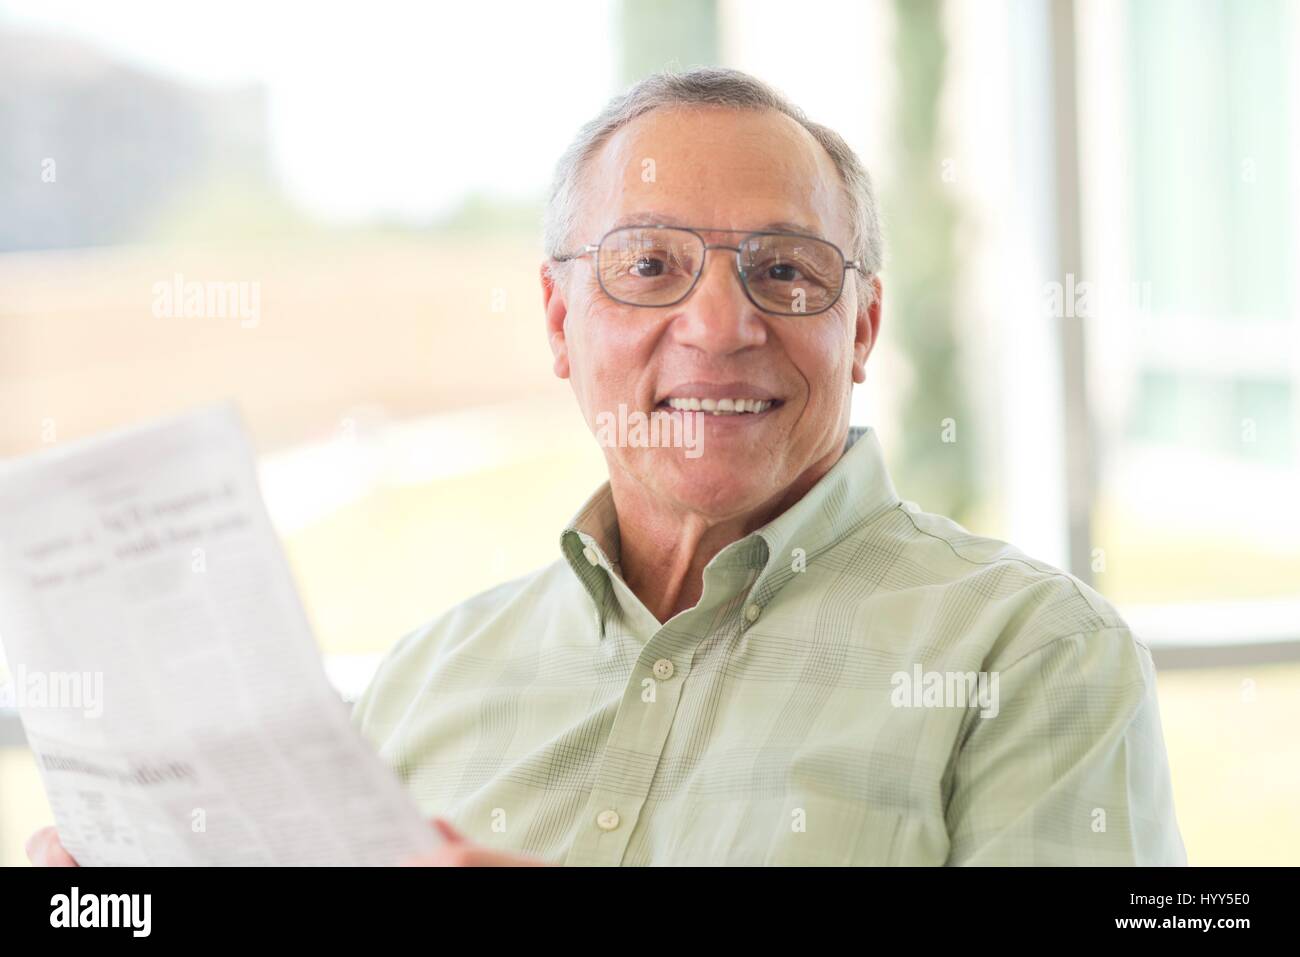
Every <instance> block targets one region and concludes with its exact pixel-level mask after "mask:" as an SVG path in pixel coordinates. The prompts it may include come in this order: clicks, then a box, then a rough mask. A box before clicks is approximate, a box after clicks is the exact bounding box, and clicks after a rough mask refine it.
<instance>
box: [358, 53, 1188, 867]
mask: <svg viewBox="0 0 1300 957" xmlns="http://www.w3.org/2000/svg"><path fill="white" fill-rule="evenodd" d="M545 237H546V245H547V249H546V252H547V259H546V261H545V262H544V263H543V265H542V268H541V283H542V296H543V301H544V304H545V319H546V332H547V336H548V337H549V340H550V346H551V351H552V353H553V356H554V365H555V373H556V375H558V376H560V377H561V378H564V379H568V380H569V382H570V384H571V385H572V387H573V391H574V395H575V396H576V398H577V401H578V406H579V408H580V409H581V410H582V413H583V415H584V416H585V417H586V419H587V422H588V423H589V425H591V426H592V428H593V430H596V428H597V424H598V421H599V420H600V418H601V416H602V415H609V414H612V413H614V412H615V411H616V410H619V409H620V408H623V409H625V410H631V411H632V412H633V413H636V414H640V415H642V416H645V417H647V418H654V417H659V419H660V420H661V421H664V422H675V424H676V425H677V426H681V425H682V424H683V422H685V423H686V424H688V425H691V426H694V427H695V428H697V429H698V430H699V432H698V435H697V439H698V440H699V441H698V448H697V449H696V451H697V452H698V453H699V454H694V455H691V454H684V452H683V450H682V449H680V448H673V447H671V446H669V447H662V446H660V447H647V446H646V444H645V443H636V442H624V443H622V444H621V445H620V443H617V442H610V443H602V444H603V445H605V446H606V447H605V449H604V454H605V458H606V461H607V464H608V469H609V481H608V483H607V484H606V485H604V486H603V487H602V488H601V489H599V490H598V491H597V492H596V493H595V494H594V495H593V496H592V497H591V498H590V499H589V500H588V501H587V503H586V504H585V505H584V506H583V507H582V508H581V509H580V510H579V511H578V513H577V515H576V517H575V518H574V519H573V520H572V522H571V523H570V524H569V526H568V527H567V528H565V529H564V531H563V533H562V535H561V536H560V552H561V554H560V557H559V558H558V559H557V560H556V561H555V562H554V563H553V564H551V565H550V566H548V567H546V568H544V569H542V570H541V571H539V572H537V573H535V574H533V575H530V576H528V577H526V578H523V579H520V580H517V581H513V582H509V583H506V584H504V585H501V586H499V587H497V588H495V589H493V590H491V591H488V592H486V593H484V594H482V595H479V596H477V597H475V598H472V599H470V600H469V601H466V602H465V603H463V604H461V605H459V606H458V607H456V608H454V609H452V610H451V611H449V612H447V613H446V614H444V615H442V616H441V617H440V618H438V619H436V620H435V621H433V622H432V623H431V624H429V625H427V626H425V627H423V628H420V629H419V630H417V631H415V632H414V633H412V634H410V635H408V636H406V637H405V638H404V639H403V640H402V641H401V642H399V643H398V645H397V646H396V647H395V648H394V649H393V651H392V652H391V653H390V654H389V655H388V657H387V658H386V660H385V661H384V662H383V664H382V665H381V667H380V669H379V671H378V673H377V674H376V676H375V678H374V680H373V682H372V684H371V685H370V687H369V688H368V689H367V691H366V693H365V694H364V696H363V697H362V699H361V700H360V701H359V702H358V704H357V707H356V711H355V715H356V720H357V722H358V725H359V727H360V728H361V730H362V732H363V733H364V734H365V735H366V736H368V737H369V738H370V739H371V740H372V741H373V742H374V743H375V745H376V746H377V747H378V749H379V750H380V752H381V754H382V755H383V756H384V758H385V759H386V760H387V761H389V762H390V763H391V765H392V766H393V767H394V768H395V769H396V771H397V773H398V774H399V775H400V777H401V778H402V780H403V782H404V783H405V785H406V787H407V788H408V790H409V792H410V794H411V795H412V797H413V798H414V799H415V800H416V801H417V802H418V803H419V804H420V806H421V807H422V808H423V809H424V810H425V811H427V812H428V813H429V814H430V815H434V816H436V817H437V818H438V822H437V826H438V827H439V828H440V830H441V831H442V833H443V834H444V835H445V836H446V837H447V838H448V842H447V844H446V845H445V846H444V847H443V849H442V850H440V851H439V852H438V854H436V855H435V856H434V857H433V858H431V859H430V860H429V861H427V863H462V864H528V863H556V864H558V863H565V864H577V865H606V864H608V865H614V864H628V865H638V864H905V865H915V864H934V865H938V864H1182V863H1185V854H1184V850H1183V845H1182V841H1181V838H1180V836H1179V832H1178V827H1177V823H1176V821H1175V817H1174V808H1173V803H1172V799H1171V794H1170V783H1169V773H1168V766H1167V761H1166V756H1165V749H1164V743H1163V740H1162V735H1161V729H1160V722H1159V715H1158V711H1157V705H1156V696H1155V674H1154V671H1153V668H1152V662H1151V656H1150V653H1149V652H1148V650H1147V649H1146V648H1145V647H1144V646H1143V645H1142V644H1141V643H1140V642H1139V641H1138V640H1137V639H1135V638H1134V636H1133V635H1132V634H1131V633H1130V631H1129V629H1128V628H1127V627H1126V626H1125V624H1124V622H1123V621H1122V620H1121V619H1120V617H1119V615H1118V614H1117V613H1116V612H1115V610H1114V609H1113V608H1112V607H1111V606H1110V605H1109V604H1107V603H1106V602H1105V600H1104V599H1102V598H1101V597H1100V596H1099V595H1097V594H1096V593H1095V592H1093V591H1092V590H1091V589H1089V588H1088V587H1087V586H1085V585H1083V584H1082V583H1080V582H1078V581H1076V580H1075V579H1073V578H1071V577H1070V576H1069V575H1067V574H1065V573H1063V572H1061V571H1058V570H1056V569H1053V568H1050V567H1048V566H1046V565H1044V564H1042V563H1040V562H1036V561H1034V560H1032V559H1030V558H1028V557H1026V556H1025V555H1024V554H1022V553H1021V552H1019V551H1017V550H1015V549H1014V548H1012V547H1010V546H1008V545H1006V544H1005V543H1002V542H999V541H994V540H991V539H987V538H982V537H979V536H976V535H972V534H970V533H969V532H967V531H966V530H964V529H963V528H961V527H960V526H958V525H956V524H955V523H953V522H951V521H949V520H948V519H945V518H942V517H939V516H936V515H930V514H925V513H923V512H920V511H919V510H918V509H916V508H915V507H914V506H910V505H909V504H908V503H905V502H902V501H900V499H899V497H898V495H897V494H896V493H895V491H894V488H893V486H892V485H891V482H890V479H889V477H888V474H887V472H886V469H885V464H884V462H883V459H882V457H881V451H880V446H879V444H878V442H877V440H876V437H875V435H874V434H873V433H872V432H871V431H869V430H866V431H862V430H850V428H849V408H850V395H851V392H852V389H853V385H854V383H861V382H863V381H864V379H865V376H866V362H867V358H868V356H869V355H870V354H871V350H872V347H873V346H874V344H875V342H876V338H877V336H878V334H879V330H880V318H881V292H882V290H881V283H880V279H879V278H878V276H877V273H878V272H879V269H880V265H881V235H880V225H879V217H878V212H877V208H876V202H875V199H874V197H873V194H872V189H871V185H870V180H869V178H868V176H867V173H866V171H865V170H864V169H863V167H862V165H861V163H860V162H859V161H858V159H857V158H856V157H855V155H854V153H853V151H852V150H851V149H850V148H849V147H848V146H847V145H846V144H845V142H844V141H843V139H842V138H841V137H839V136H838V135H837V134H835V133H834V132H832V131H831V130H829V129H827V128H825V127H823V126H820V125H818V124H815V123H813V122H810V121H809V120H808V119H807V118H806V117H805V116H804V114H803V113H802V112H801V111H800V110H799V109H797V108H796V107H794V106H793V105H791V104H790V103H789V102H787V101H786V100H785V99H783V98H782V97H780V96H779V95H778V94H777V93H775V92H774V91H773V90H771V89H770V88H768V87H767V86H765V85H764V84H762V83H760V82H759V81H757V80H755V79H754V78H752V77H750V76H747V75H745V74H743V73H739V72H736V71H731V70H717V69H709V70H697V71H692V72H688V73H681V74H676V75H673V74H667V75H658V76H653V77H651V78H649V79H647V80H645V81H643V82H641V83H639V84H637V85H636V86H634V87H633V88H632V89H631V90H630V91H629V92H627V93H626V94H624V95H622V96H619V97H617V98H615V99H614V100H613V101H611V102H610V103H609V105H608V106H607V107H606V108H605V110H604V111H603V112H602V113H601V114H600V115H599V116H597V117H596V118H595V119H594V120H592V121H591V122H590V123H588V124H587V125H586V126H584V127H583V128H582V130H581V131H580V132H579V134H578V137H577V139H576V140H575V142H574V143H573V144H572V145H571V146H570V148H569V149H568V151H567V152H566V153H565V154H564V156H563V157H562V158H561V160H560V163H559V165H558V168H557V172H556V178H555V183H554V186H553V188H552V192H551V196H550V203H549V206H548V209H547V216H546V230H545ZM685 431H687V432H689V430H685ZM954 692H956V694H955V696H954ZM963 692H964V693H963Z"/></svg>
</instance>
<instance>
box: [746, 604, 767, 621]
mask: <svg viewBox="0 0 1300 957" xmlns="http://www.w3.org/2000/svg"><path fill="white" fill-rule="evenodd" d="M762 613H763V606H762V605H759V604H757V603H755V604H751V605H750V606H749V607H748V608H746V609H745V620H746V621H749V622H755V621H758V616H759V615H761V614H762Z"/></svg>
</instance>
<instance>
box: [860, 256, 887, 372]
mask: <svg viewBox="0 0 1300 957" xmlns="http://www.w3.org/2000/svg"><path fill="white" fill-rule="evenodd" d="M882 293H883V287H882V286H881V284H880V277H879V276H872V277H871V303H870V305H867V304H865V303H863V302H861V301H859V302H858V317H857V320H856V321H855V323H854V329H853V381H854V382H856V383H858V384H859V385H861V384H862V383H863V382H866V381H867V356H869V355H871V350H872V349H873V348H874V347H875V345H876V337H877V336H878V335H880V302H881V295H882Z"/></svg>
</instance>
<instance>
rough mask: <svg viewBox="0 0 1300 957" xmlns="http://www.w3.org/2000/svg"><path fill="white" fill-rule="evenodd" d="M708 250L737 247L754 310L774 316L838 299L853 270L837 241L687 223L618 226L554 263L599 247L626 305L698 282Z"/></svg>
mask: <svg viewBox="0 0 1300 957" xmlns="http://www.w3.org/2000/svg"><path fill="white" fill-rule="evenodd" d="M702 232H710V233H740V234H742V236H741V239H740V241H739V245H736V246H728V245H725V244H722V243H709V242H706V241H705V239H704V236H703V235H702ZM710 249H730V250H732V251H734V252H735V254H736V273H737V274H738V275H739V277H740V283H741V285H742V286H743V287H744V289H745V295H746V296H747V297H748V298H749V301H750V302H752V303H753V304H754V305H755V306H757V307H758V308H759V309H762V310H763V311H764V312H770V313H773V314H775V315H778V316H815V315H817V313H820V312H825V311H826V310H827V309H829V308H831V306H833V305H835V303H836V302H838V301H839V298H840V294H841V293H842V292H843V291H844V275H845V273H847V272H848V271H849V270H850V269H856V270H858V271H859V272H861V273H863V275H866V272H865V271H864V270H863V269H862V265H861V263H860V262H858V261H857V260H852V261H847V260H845V258H844V253H842V252H841V251H840V248H839V247H838V246H836V245H835V244H834V243H829V242H827V241H826V240H824V239H819V238H817V237H816V236H805V235H803V234H801V233H784V232H765V231H759V232H744V231H743V230H739V229H703V230H695V229H688V228H686V227H684V226H659V225H655V226H623V227H620V228H618V229H612V230H610V231H609V232H607V233H606V234H605V235H604V236H602V237H601V239H600V242H598V243H594V244H588V245H586V246H583V247H582V248H581V249H579V250H577V251H575V252H573V253H570V254H568V255H564V256H556V257H554V258H555V261H556V262H568V261H569V260H573V259H581V258H582V257H584V256H589V255H591V254H592V253H595V254H596V277H597V279H598V280H599V281H600V288H601V289H602V290H603V291H604V292H605V295H607V296H609V297H610V298H611V299H613V300H614V301H615V302H621V303H623V304H624V305H628V306H648V307H651V308H659V307H664V306H675V305H677V304H678V303H679V302H681V301H682V300H684V299H685V298H686V297H687V296H689V295H690V294H691V291H692V290H693V289H694V288H695V284H696V283H697V282H699V279H700V275H701V273H703V272H704V257H705V254H706V253H707V252H708V250H710Z"/></svg>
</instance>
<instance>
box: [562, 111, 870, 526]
mask: <svg viewBox="0 0 1300 957" xmlns="http://www.w3.org/2000/svg"><path fill="white" fill-rule="evenodd" d="M585 186H586V192H585V207H584V211H583V217H582V219H581V221H580V226H579V229H578V231H577V234H576V235H575V236H574V237H572V239H573V245H574V246H575V247H576V246H580V245H582V244H583V243H586V242H595V241H596V240H597V239H598V238H599V237H600V236H602V235H603V234H604V233H605V232H606V231H608V230H609V229H611V228H613V227H614V226H615V224H623V223H626V222H634V223H640V224H652V223H667V224H673V225H681V226H690V227H694V228H696V229H699V228H700V227H714V228H718V229H735V230H759V229H764V228H772V227H771V226H770V224H773V223H790V224H800V225H802V226H803V227H804V228H803V229H800V230H798V231H800V232H807V233H811V234H813V235H816V236H820V237H822V238H824V239H827V240H829V241H830V242H833V243H835V244H836V245H837V246H839V247H840V248H841V249H842V250H844V251H845V255H846V257H847V258H851V257H852V253H851V251H850V250H849V248H848V243H849V239H850V226H849V220H848V216H847V214H846V211H845V200H844V193H843V187H842V186H841V184H840V180H839V177H838V174H837V173H836V170H835V167H834V164H833V162H832V161H831V159H830V157H829V156H828V155H827V154H826V152H825V151H824V150H823V149H822V147H821V146H820V145H819V144H818V143H817V141H816V140H815V139H813V137H812V136H811V135H810V134H809V133H808V132H807V131H806V130H804V129H803V128H802V127H801V126H799V124H798V123H796V122H795V121H793V120H791V119H789V118H788V117H786V116H784V115H782V114H779V113H776V112H763V113H758V112H746V111H736V110H729V109H724V108H717V107H705V108H697V109H677V108H674V109H660V110H654V111H652V112H650V113H647V114H645V115H644V116H642V117H640V118H638V119H637V120H635V121H634V122H632V123H630V124H628V125H627V126H625V127H623V128H622V129H621V130H619V132H618V133H616V134H615V135H614V136H613V137H611V138H610V140H609V141H608V142H606V143H605V145H604V147H603V149H602V150H601V152H600V153H599V154H598V155H597V156H595V157H593V159H592V161H591V162H590V164H589V165H588V167H587V170H586V179H585ZM704 235H705V238H706V239H707V241H708V242H710V243H727V244H729V245H736V243H737V241H738V240H739V238H740V236H739V234H731V235H728V234H725V233H708V232H705V233H704ZM543 293H544V296H545V298H546V311H547V324H548V329H549V332H550V338H551V347H552V350H553V352H554V354H555V370H556V374H557V375H559V376H561V377H567V378H568V379H569V380H570V382H571V384H572V386H573V390H574V393H575V395H576V396H577V399H578V403H579V405H580V406H581V408H582V411H583V414H584V415H585V416H586V419H587V422H588V424H589V425H590V426H591V427H592V429H593V431H599V429H598V426H599V424H600V422H601V416H602V414H604V416H605V421H606V422H608V421H609V420H610V418H612V417H617V416H618V414H619V407H620V405H622V406H624V407H625V409H626V413H627V418H629V419H631V418H632V416H633V415H634V414H636V413H640V414H642V415H644V416H647V417H649V416H680V415H687V416H694V417H695V421H694V422H693V423H691V424H692V425H694V426H695V427H696V428H697V429H699V430H701V431H702V432H703V434H702V435H698V434H697V433H690V432H689V431H688V432H686V433H685V434H686V435H688V436H689V435H691V434H695V435H696V438H697V440H698V442H699V449H698V454H696V455H694V456H692V455H688V454H686V450H683V449H682V448H662V447H660V448H645V447H637V448H620V447H616V446H615V447H606V448H605V449H604V452H605V457H606V460H607V462H608V465H609V469H610V476H611V481H614V482H615V484H616V490H617V488H618V485H619V483H620V482H622V484H623V487H624V488H625V489H628V490H629V491H630V494H636V495H639V496H648V497H649V498H650V499H653V500H655V501H656V502H658V503H660V504H662V505H664V506H666V507H668V508H669V509H672V510H675V511H683V512H691V513H695V514H699V515H703V516H705V517H706V518H708V519H709V520H710V521H723V520H726V519H728V518H732V517H737V516H741V515H745V514H749V513H751V512H753V511H755V510H757V509H761V508H762V507H764V506H765V505H768V506H770V505H773V504H776V503H778V502H779V501H780V500H781V499H782V498H783V496H784V495H785V494H786V493H787V491H788V490H790V489H791V488H792V487H795V486H796V485H797V484H798V482H799V479H800V477H801V476H811V475H814V473H815V475H816V476H819V475H820V473H821V471H824V469H825V467H826V463H827V462H828V461H833V460H834V458H835V457H836V456H837V455H838V453H839V451H840V448H841V447H842V444H843V440H844V433H845V431H846V429H847V428H848V414H849V397H850V392H851V389H852V383H853V382H854V381H855V380H856V381H859V382H860V381H862V379H863V376H864V372H863V364H864V363H865V362H866V358H867V355H868V354H869V352H870V350H871V346H872V344H873V343H874V339H875V334H876V328H877V325H878V322H879V296H877V297H876V299H877V302H876V303H875V304H874V305H873V306H872V307H871V308H870V309H868V308H866V307H865V305H863V304H861V303H860V302H859V297H858V295H857V291H856V288H855V283H854V282H853V276H852V273H850V274H849V275H848V276H847V277H846V282H845V287H844V292H843V294H842V295H841V296H840V299H839V301H838V302H837V303H836V304H835V305H834V306H833V307H832V308H831V309H829V310H827V311H825V312H822V313H820V314H817V315H808V316H792V317H786V316H777V315H772V314H769V313H765V312H763V311H761V310H760V309H758V307H756V306H755V305H754V304H753V303H752V302H750V301H749V299H748V298H747V297H746V295H745V292H744V289H743V288H742V287H741V284H740V280H739V277H738V276H737V273H736V258H735V253H734V252H732V251H730V250H724V249H714V250H710V251H709V252H708V254H707V257H706V259H705V265H704V272H703V274H702V275H701V276H700V278H699V281H698V283H697V284H696V286H695V288H694V289H693V290H692V292H691V294H690V295H689V296H688V297H687V298H686V299H685V301H683V302H680V303H678V304H677V305H675V306H669V307H664V308H646V307H638V306H629V305H624V304H622V303H619V302H615V301H613V300H611V299H610V298H609V297H608V296H607V295H605V294H604V293H603V292H602V290H601V289H600V285H599V283H598V281H597V278H596V272H595V263H594V257H588V258H587V259H586V260H581V261H579V262H577V263H575V264H573V272H572V279H571V281H570V282H567V283H566V284H565V285H564V287H559V286H553V285H551V284H550V283H549V281H548V279H547V277H546V275H545V272H543ZM670 399H712V400H714V401H715V402H716V401H717V400H720V399H751V400H752V399H757V400H761V401H762V402H769V403H770V406H768V407H766V409H765V410H764V411H758V412H752V411H750V412H744V413H741V414H731V415H725V414H723V415H718V414H710V413H708V412H704V411H700V412H690V411H688V412H685V413H683V412H679V411H670V410H669V400H670ZM677 404H679V405H680V404H681V403H677ZM746 405H749V403H746ZM760 408H762V406H760ZM664 433H665V434H667V430H664ZM802 491H803V490H802V489H800V494H801V493H802Z"/></svg>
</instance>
